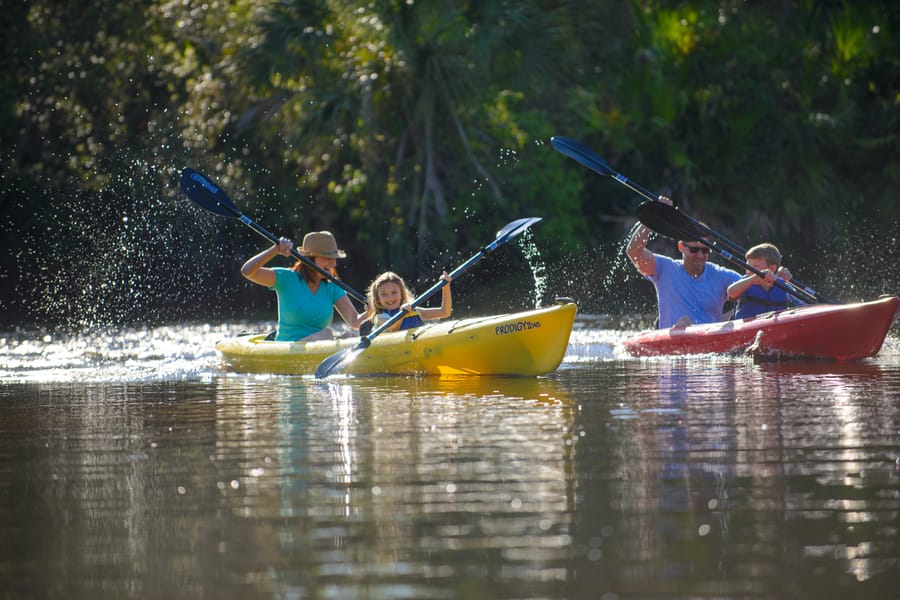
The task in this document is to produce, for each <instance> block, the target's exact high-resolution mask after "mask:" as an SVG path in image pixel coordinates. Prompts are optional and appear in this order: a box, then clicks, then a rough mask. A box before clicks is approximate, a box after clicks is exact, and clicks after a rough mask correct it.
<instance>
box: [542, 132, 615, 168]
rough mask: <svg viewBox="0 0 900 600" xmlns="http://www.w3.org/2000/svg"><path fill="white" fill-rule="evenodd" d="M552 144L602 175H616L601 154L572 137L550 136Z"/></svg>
mask: <svg viewBox="0 0 900 600" xmlns="http://www.w3.org/2000/svg"><path fill="white" fill-rule="evenodd" d="M550 144H551V145H552V146H553V147H554V148H556V150H557V151H558V152H561V153H562V154H565V155H566V156H568V157H569V158H572V159H575V160H576V161H578V162H579V163H581V164H582V165H584V166H585V167H587V168H588V169H591V170H592V171H596V172H597V173H600V174H601V175H615V174H616V172H615V171H613V170H612V168H610V166H609V165H608V164H606V163H605V162H604V161H603V159H602V158H600V156H599V155H598V154H597V153H596V152H594V151H593V150H591V149H590V148H588V147H587V146H585V145H584V144H582V143H581V142H578V141H575V140H573V139H571V138H567V137H563V136H561V135H554V136H553V137H552V138H550Z"/></svg>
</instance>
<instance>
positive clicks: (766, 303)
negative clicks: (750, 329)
mask: <svg viewBox="0 0 900 600" xmlns="http://www.w3.org/2000/svg"><path fill="white" fill-rule="evenodd" d="M778 281H780V282H782V283H784V280H783V279H781V278H780V277H779V278H778ZM790 302H791V297H790V295H789V294H788V293H787V292H786V291H784V290H783V289H781V288H779V287H775V286H774V285H773V286H772V287H771V288H770V289H769V290H766V289H765V288H764V287H763V286H761V285H751V286H750V287H749V288H747V290H746V291H745V292H744V293H743V294H741V296H740V298H738V299H737V310H736V311H734V318H735V319H746V318H748V317H755V316H756V315H761V314H762V313H765V312H771V311H773V310H784V309H785V308H787V307H788V306H789V305H790Z"/></svg>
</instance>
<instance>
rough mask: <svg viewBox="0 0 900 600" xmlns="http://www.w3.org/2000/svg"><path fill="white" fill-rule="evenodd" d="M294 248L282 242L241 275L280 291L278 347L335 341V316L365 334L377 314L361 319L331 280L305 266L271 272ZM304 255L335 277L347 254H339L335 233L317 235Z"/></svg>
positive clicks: (306, 238)
mask: <svg viewBox="0 0 900 600" xmlns="http://www.w3.org/2000/svg"><path fill="white" fill-rule="evenodd" d="M293 247H294V244H293V242H291V240H289V239H287V238H281V239H280V240H278V243H277V244H275V245H274V246H272V247H271V248H269V249H268V250H265V251H263V252H260V253H259V254H257V255H256V256H254V257H253V258H251V259H250V260H248V261H247V262H246V263H244V266H243V267H241V275H243V276H244V277H246V278H247V279H249V280H250V281H252V282H253V283H258V284H259V285H264V286H266V287H267V288H269V289H271V290H274V291H275V294H276V296H277V298H278V330H277V333H276V335H275V341H279V342H300V341H302V342H312V341H315V340H327V339H332V338H333V337H334V332H333V331H332V330H331V327H330V326H331V321H332V318H333V317H334V311H335V310H337V312H338V314H339V315H341V317H342V318H343V319H344V321H345V322H346V323H347V325H349V326H350V327H351V328H352V329H354V330H356V329H359V327H360V325H362V324H363V323H364V322H366V321H367V320H368V319H369V318H370V317H371V316H372V314H373V313H372V312H371V311H370V310H369V309H368V307H367V310H366V312H363V313H357V312H356V309H355V308H354V307H353V304H352V303H351V302H350V298H348V297H347V292H345V291H344V290H343V289H341V288H340V287H339V286H337V285H335V284H334V283H333V282H331V281H329V280H328V278H327V277H325V276H324V275H322V274H321V273H319V272H318V271H316V270H315V269H312V268H310V267H309V266H308V265H306V264H305V263H303V262H302V261H297V263H296V264H295V265H294V266H293V267H292V268H289V269H288V268H282V267H275V268H270V267H266V266H265V265H266V264H268V263H269V262H270V261H271V260H272V259H273V258H275V256H277V255H279V254H280V255H281V256H290V255H291V249H292V248H293ZM298 252H300V254H302V255H304V256H308V257H310V258H311V259H312V260H313V262H315V263H316V265H318V266H319V267H320V268H321V269H322V270H324V271H327V272H328V273H332V274H335V276H336V271H335V265H337V259H339V258H346V257H347V254H346V253H345V252H344V251H343V250H339V249H338V247H337V242H336V241H335V239H334V236H333V235H332V234H331V232H328V231H314V232H312V233H307V234H306V236H304V238H303V245H302V246H301V247H300V248H299V249H298Z"/></svg>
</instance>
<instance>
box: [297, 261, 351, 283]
mask: <svg viewBox="0 0 900 600" xmlns="http://www.w3.org/2000/svg"><path fill="white" fill-rule="evenodd" d="M310 260H314V259H312V258H311V259H310ZM291 268H292V269H293V270H295V271H296V272H297V273H298V274H299V275H300V277H302V278H303V280H304V281H306V282H307V283H312V282H313V281H314V280H315V275H316V274H317V273H318V271H316V270H315V269H313V268H312V267H311V266H309V265H308V264H306V263H305V262H303V261H302V260H298V261H297V262H296V263H294V266H293V267H291ZM322 270H323V271H326V272H327V273H330V274H331V276H332V277H334V278H335V279H340V278H339V277H338V272H337V269H322Z"/></svg>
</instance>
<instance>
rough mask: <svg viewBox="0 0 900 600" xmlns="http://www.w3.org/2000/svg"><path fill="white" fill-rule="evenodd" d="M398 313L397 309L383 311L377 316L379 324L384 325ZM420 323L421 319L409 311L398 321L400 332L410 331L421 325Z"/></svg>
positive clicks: (412, 311)
mask: <svg viewBox="0 0 900 600" xmlns="http://www.w3.org/2000/svg"><path fill="white" fill-rule="evenodd" d="M400 311H401V309H399V308H395V309H393V310H385V311H384V312H383V313H381V314H379V315H378V320H379V321H380V323H385V322H386V321H388V320H389V319H390V318H391V317H393V316H394V315H396V314H397V313H398V312H400ZM422 323H423V321H422V317H420V316H419V313H417V312H416V311H414V310H411V311H409V312H408V313H406V316H404V317H403V318H402V319H400V330H401V331H402V330H404V329H412V328H413V327H418V326H420V325H422Z"/></svg>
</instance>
